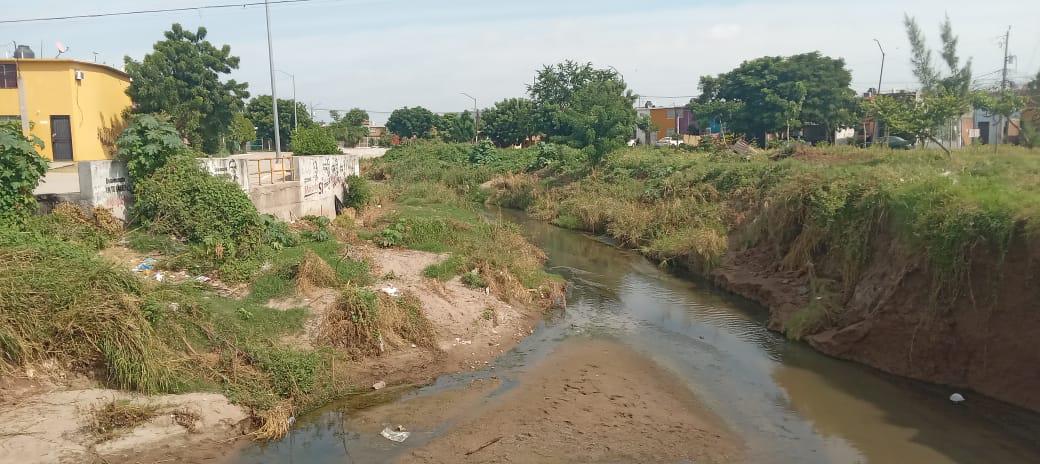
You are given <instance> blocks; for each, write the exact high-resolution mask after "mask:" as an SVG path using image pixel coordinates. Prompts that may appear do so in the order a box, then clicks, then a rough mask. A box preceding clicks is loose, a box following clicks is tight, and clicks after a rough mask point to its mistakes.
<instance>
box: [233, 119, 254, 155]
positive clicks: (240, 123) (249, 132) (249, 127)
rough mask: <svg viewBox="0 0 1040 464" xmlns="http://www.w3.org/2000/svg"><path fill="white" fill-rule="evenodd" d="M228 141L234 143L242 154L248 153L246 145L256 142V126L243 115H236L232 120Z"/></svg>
mask: <svg viewBox="0 0 1040 464" xmlns="http://www.w3.org/2000/svg"><path fill="white" fill-rule="evenodd" d="M228 139H229V140H231V141H232V142H234V143H235V144H236V145H237V146H238V149H239V150H241V151H242V152H245V151H247V149H248V148H247V147H246V144H248V143H249V142H252V141H254V140H256V126H254V125H253V121H251V120H249V118H247V117H246V115H244V114H242V113H235V117H234V118H232V119H231V133H230V134H228Z"/></svg>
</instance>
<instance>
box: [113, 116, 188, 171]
mask: <svg viewBox="0 0 1040 464" xmlns="http://www.w3.org/2000/svg"><path fill="white" fill-rule="evenodd" d="M116 148H117V149H118V156H119V159H121V160H123V161H125V162H126V169H127V171H129V173H130V178H131V179H132V180H134V181H139V180H143V179H144V178H146V177H148V176H150V175H151V174H152V173H153V172H155V171H157V170H159V168H161V167H163V166H165V165H166V164H167V163H169V162H170V161H171V160H173V159H174V158H177V157H180V156H187V155H188V153H189V152H188V150H187V148H186V147H185V146H184V142H182V141H181V136H180V134H178V133H177V128H176V127H175V126H174V125H173V123H171V122H170V121H169V119H167V118H166V117H165V116H162V115H151V114H138V115H135V116H134V117H133V118H132V119H131V120H130V124H129V125H128V126H127V127H126V130H124V131H123V134H122V135H120V136H119V138H118V139H117V140H116Z"/></svg>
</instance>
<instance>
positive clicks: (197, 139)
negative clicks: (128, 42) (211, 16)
mask: <svg viewBox="0 0 1040 464" xmlns="http://www.w3.org/2000/svg"><path fill="white" fill-rule="evenodd" d="M165 37H166V38H165V39H164V40H161V41H159V42H156V43H155V45H153V47H152V53H149V54H147V55H145V57H144V59H143V60H141V61H135V60H134V59H132V58H130V57H129V56H128V57H125V58H124V60H125V62H126V72H127V74H129V75H130V77H131V79H132V80H131V83H130V87H129V89H128V90H127V94H128V95H130V98H132V99H133V101H134V105H135V111H136V112H138V113H165V114H167V115H169V116H170V118H171V119H172V121H173V123H174V125H175V126H176V127H177V130H178V131H179V132H180V133H181V135H182V136H184V138H186V139H187V140H188V143H189V144H191V146H193V147H195V148H197V149H200V150H202V151H205V152H207V153H216V152H217V151H219V150H220V144H221V137H222V136H224V135H226V134H227V132H228V130H229V128H230V127H231V119H232V117H233V116H234V114H235V113H237V112H239V111H241V110H242V101H243V100H244V99H245V98H248V97H249V92H248V91H247V90H246V88H247V84H246V83H245V82H243V83H238V82H236V81H235V80H234V79H230V80H228V81H221V75H223V74H229V73H231V71H232V70H234V69H237V68H238V63H239V59H238V57H237V56H232V55H231V47H229V46H227V45H224V46H222V47H220V48H217V47H216V46H214V45H213V44H211V43H210V42H209V41H207V40H206V28H203V27H200V28H199V29H198V30H197V31H196V32H191V31H187V30H185V29H184V28H182V27H181V25H180V24H174V25H173V26H172V27H171V29H170V30H169V31H167V32H166V33H165Z"/></svg>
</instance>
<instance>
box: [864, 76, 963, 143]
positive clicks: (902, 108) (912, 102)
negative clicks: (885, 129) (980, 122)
mask: <svg viewBox="0 0 1040 464" xmlns="http://www.w3.org/2000/svg"><path fill="white" fill-rule="evenodd" d="M868 106H869V107H870V111H871V112H872V113H874V114H876V115H877V116H878V118H879V119H880V120H883V121H885V122H886V123H887V124H888V125H889V127H891V128H892V129H894V130H896V131H900V132H906V133H908V134H912V135H913V136H914V137H915V138H916V139H917V140H918V141H922V140H928V141H931V142H932V143H935V144H936V145H938V146H939V148H941V149H942V150H943V151H944V152H946V154H947V155H949V154H950V150H949V149H948V148H947V147H946V146H945V145H943V143H942V141H941V140H939V135H940V134H941V133H942V130H943V127H944V126H945V125H947V124H949V123H950V121H952V120H954V119H955V118H957V117H958V116H960V115H961V114H964V111H965V110H966V109H967V103H966V102H965V100H964V98H962V97H961V96H960V95H957V94H955V93H952V92H945V91H942V92H934V93H928V94H924V95H922V96H921V97H920V98H912V99H900V98H895V97H891V96H887V95H879V96H877V97H876V98H874V100H873V101H871V102H869V103H868Z"/></svg>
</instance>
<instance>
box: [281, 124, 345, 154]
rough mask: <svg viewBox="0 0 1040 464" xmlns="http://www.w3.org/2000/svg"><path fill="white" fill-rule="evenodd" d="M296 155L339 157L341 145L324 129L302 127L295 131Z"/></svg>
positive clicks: (293, 139)
mask: <svg viewBox="0 0 1040 464" xmlns="http://www.w3.org/2000/svg"><path fill="white" fill-rule="evenodd" d="M292 149H293V154H294V155H302V156H307V155H338V154H339V153H340V151H339V144H337V143H336V138H335V137H333V136H332V133H330V132H329V131H328V129H325V128H324V127H302V128H299V129H296V130H295V131H293V136H292Z"/></svg>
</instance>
